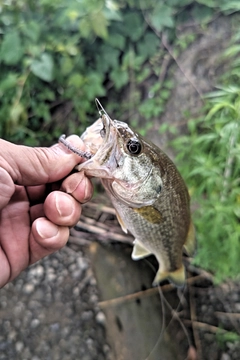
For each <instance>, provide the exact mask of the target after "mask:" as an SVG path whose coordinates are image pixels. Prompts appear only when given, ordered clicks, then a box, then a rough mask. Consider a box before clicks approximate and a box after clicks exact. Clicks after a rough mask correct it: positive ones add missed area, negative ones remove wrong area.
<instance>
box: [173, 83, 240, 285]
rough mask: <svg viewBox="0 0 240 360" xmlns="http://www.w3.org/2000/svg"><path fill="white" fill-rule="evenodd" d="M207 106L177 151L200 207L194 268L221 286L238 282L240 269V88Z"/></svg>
mask: <svg viewBox="0 0 240 360" xmlns="http://www.w3.org/2000/svg"><path fill="white" fill-rule="evenodd" d="M206 107H207V108H208V109H209V111H208V113H207V116H203V117H201V118H199V119H197V120H196V119H195V120H192V121H190V122H189V132H190V136H184V137H180V138H178V139H177V140H175V141H174V146H175V147H176V149H178V161H179V162H180V163H181V164H182V167H181V171H182V173H183V176H184V177H185V178H186V180H187V182H188V184H189V186H190V193H191V197H192V201H193V203H195V206H197V209H196V211H195V212H194V223H195V225H196V228H197V238H198V244H199V251H198V253H197V256H196V258H195V263H196V264H197V265H199V266H202V267H204V268H205V269H208V270H210V271H212V272H214V274H215V280H216V282H219V281H222V280H224V279H226V278H230V277H232V278H236V277H238V276H239V269H240V268H239V254H240V186H239V184H240V146H239V144H240V118H239V109H240V87H236V86H231V87H230V86H229V87H227V88H221V89H219V90H218V91H216V92H213V93H212V94H209V97H208V101H207V103H206Z"/></svg>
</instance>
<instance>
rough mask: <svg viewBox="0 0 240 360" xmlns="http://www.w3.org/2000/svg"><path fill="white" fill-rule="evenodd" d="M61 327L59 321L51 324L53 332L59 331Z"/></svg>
mask: <svg viewBox="0 0 240 360" xmlns="http://www.w3.org/2000/svg"><path fill="white" fill-rule="evenodd" d="M59 328H60V325H59V323H54V324H51V325H50V330H51V331H53V332H57V331H58V330H59Z"/></svg>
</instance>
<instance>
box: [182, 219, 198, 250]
mask: <svg viewBox="0 0 240 360" xmlns="http://www.w3.org/2000/svg"><path fill="white" fill-rule="evenodd" d="M184 249H185V250H186V252H187V254H188V255H189V256H193V255H194V252H195V250H196V237H195V228H194V225H193V223H192V221H191V223H190V226H189V230H188V235H187V240H186V242H185V244H184Z"/></svg>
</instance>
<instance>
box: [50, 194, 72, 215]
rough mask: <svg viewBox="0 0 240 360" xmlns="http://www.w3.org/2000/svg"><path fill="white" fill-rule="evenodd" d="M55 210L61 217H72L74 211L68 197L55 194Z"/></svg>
mask: <svg viewBox="0 0 240 360" xmlns="http://www.w3.org/2000/svg"><path fill="white" fill-rule="evenodd" d="M55 196H56V198H55V201H56V208H57V211H58V213H59V215H60V216H61V217H67V216H70V215H72V213H73V211H74V207H73V202H72V201H71V199H70V198H69V196H70V195H67V194H64V193H61V194H58V193H56V195H55Z"/></svg>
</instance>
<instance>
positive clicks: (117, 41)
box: [106, 33, 126, 50]
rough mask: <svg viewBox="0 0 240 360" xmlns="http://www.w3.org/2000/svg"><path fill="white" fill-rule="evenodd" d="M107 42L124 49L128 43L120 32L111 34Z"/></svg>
mask: <svg viewBox="0 0 240 360" xmlns="http://www.w3.org/2000/svg"><path fill="white" fill-rule="evenodd" d="M106 43H107V44H109V45H110V46H112V47H114V48H117V49H120V50H123V49H124V47H125V43H126V38H125V37H124V36H123V35H121V34H118V33H113V34H111V33H110V34H109V36H108V37H107V38H106Z"/></svg>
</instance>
